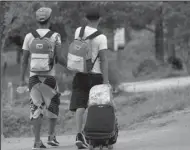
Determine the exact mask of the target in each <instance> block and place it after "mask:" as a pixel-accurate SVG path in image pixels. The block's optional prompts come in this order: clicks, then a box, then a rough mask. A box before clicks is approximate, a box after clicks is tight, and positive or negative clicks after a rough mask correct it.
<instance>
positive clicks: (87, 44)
mask: <svg viewBox="0 0 190 150" xmlns="http://www.w3.org/2000/svg"><path fill="white" fill-rule="evenodd" d="M84 31H85V26H84V27H82V28H81V30H80V34H79V38H78V39H75V40H74V41H73V42H72V43H71V44H70V46H69V52H68V55H67V68H68V69H69V70H72V71H78V72H86V73H87V72H90V71H91V70H92V69H93V66H94V64H95V62H96V60H97V58H98V55H97V57H96V59H95V60H94V62H93V63H92V45H91V40H92V39H94V38H95V37H97V36H99V35H101V34H102V33H101V32H100V31H96V32H94V33H93V34H91V35H89V36H88V37H86V38H85V39H83V36H84Z"/></svg>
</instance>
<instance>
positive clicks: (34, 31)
mask: <svg viewBox="0 0 190 150" xmlns="http://www.w3.org/2000/svg"><path fill="white" fill-rule="evenodd" d="M31 33H32V35H33V36H34V38H44V37H46V38H50V37H51V36H52V35H53V34H54V32H53V31H51V30H50V31H48V32H47V33H46V35H44V36H43V37H41V36H40V35H39V33H38V32H37V31H36V30H33V31H32V32H31Z"/></svg>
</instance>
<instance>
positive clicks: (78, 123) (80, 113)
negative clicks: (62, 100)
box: [76, 108, 85, 133]
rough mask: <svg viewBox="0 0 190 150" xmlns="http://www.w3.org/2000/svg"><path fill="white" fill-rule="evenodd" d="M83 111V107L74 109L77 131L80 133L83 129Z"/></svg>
mask: <svg viewBox="0 0 190 150" xmlns="http://www.w3.org/2000/svg"><path fill="white" fill-rule="evenodd" d="M84 113H85V108H78V109H77V110H76V127H77V133H82V131H83V122H84Z"/></svg>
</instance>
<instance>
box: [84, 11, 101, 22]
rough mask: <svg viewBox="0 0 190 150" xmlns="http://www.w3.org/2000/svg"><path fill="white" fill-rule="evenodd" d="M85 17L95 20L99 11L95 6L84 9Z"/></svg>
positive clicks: (98, 16) (98, 15)
mask: <svg viewBox="0 0 190 150" xmlns="http://www.w3.org/2000/svg"><path fill="white" fill-rule="evenodd" d="M85 17H86V18H87V19H88V20H90V21H97V20H98V19H99V18H100V12H99V10H98V9H96V8H89V9H87V10H86V14H85Z"/></svg>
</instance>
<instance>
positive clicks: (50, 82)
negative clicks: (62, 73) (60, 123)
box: [43, 77, 60, 146]
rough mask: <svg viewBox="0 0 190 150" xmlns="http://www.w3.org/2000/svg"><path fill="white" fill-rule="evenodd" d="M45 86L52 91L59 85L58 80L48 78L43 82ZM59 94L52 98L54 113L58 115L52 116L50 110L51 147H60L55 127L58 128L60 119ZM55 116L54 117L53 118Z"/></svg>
mask: <svg viewBox="0 0 190 150" xmlns="http://www.w3.org/2000/svg"><path fill="white" fill-rule="evenodd" d="M43 83H44V84H46V85H48V86H49V87H51V88H52V89H56V88H57V87H56V86H57V84H56V79H55V78H54V77H48V78H46V79H45V80H44V82H43ZM59 97H60V96H59V94H57V95H55V96H54V97H53V98H52V103H51V104H52V109H56V110H53V112H56V115H57V116H56V115H54V114H52V111H51V110H48V113H47V114H48V122H49V128H48V144H49V145H51V146H58V145H59V142H58V141H57V140H56V136H55V135H56V134H55V127H56V123H57V117H58V113H59V103H60V102H58V103H57V101H60V99H59ZM52 116H53V117H52Z"/></svg>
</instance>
